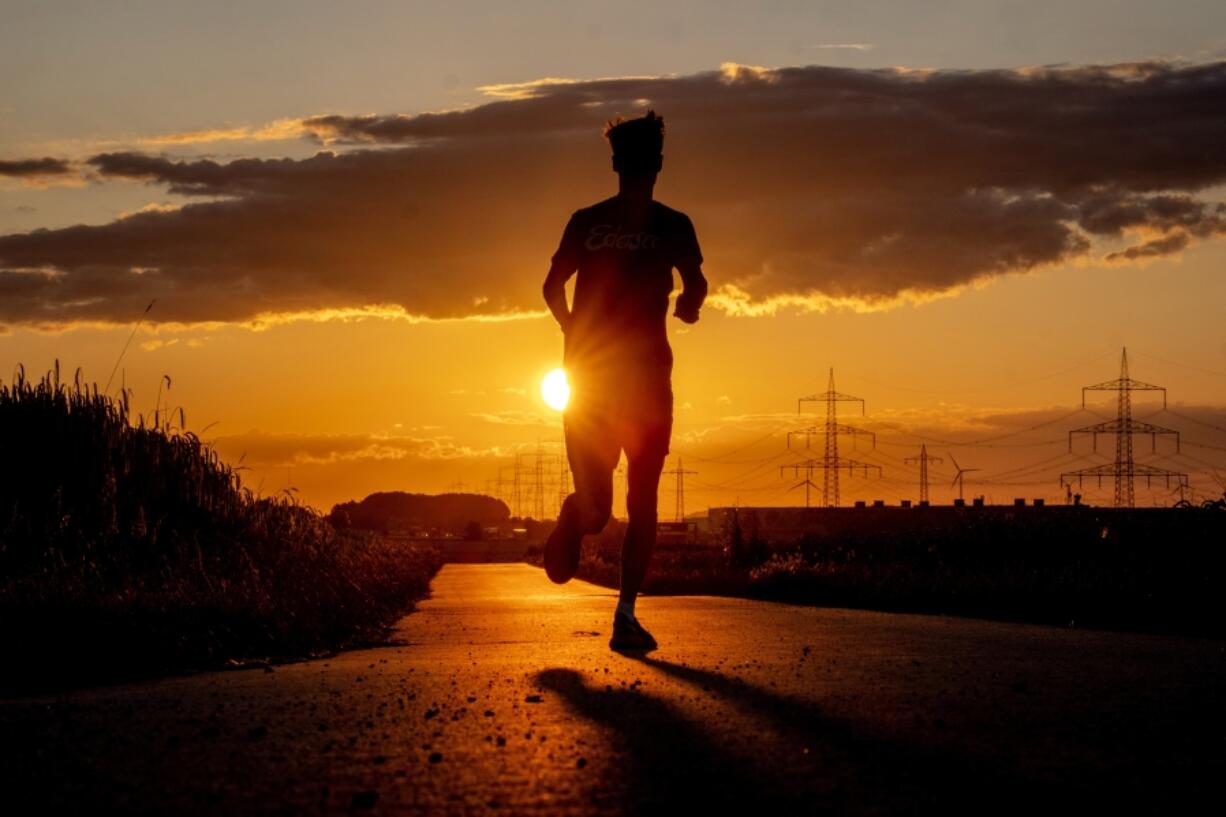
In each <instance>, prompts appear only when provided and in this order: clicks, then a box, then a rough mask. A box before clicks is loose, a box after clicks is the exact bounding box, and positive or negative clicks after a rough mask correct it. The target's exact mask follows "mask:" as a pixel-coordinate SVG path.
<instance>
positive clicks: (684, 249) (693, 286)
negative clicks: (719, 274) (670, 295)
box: [673, 215, 707, 323]
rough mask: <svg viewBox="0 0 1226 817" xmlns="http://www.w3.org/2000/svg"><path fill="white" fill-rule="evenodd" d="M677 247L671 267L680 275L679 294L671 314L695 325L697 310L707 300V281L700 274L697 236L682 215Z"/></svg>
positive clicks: (700, 257) (700, 263) (690, 224)
mask: <svg viewBox="0 0 1226 817" xmlns="http://www.w3.org/2000/svg"><path fill="white" fill-rule="evenodd" d="M678 233H679V235H678V238H679V246H678V252H677V256H676V258H675V259H674V261H673V266H675V267H676V268H677V272H678V273H680V275H681V294H680V295H678V296H677V306H676V308H675V309H674V310H673V314H674V315H676V316H677V317H678V318H680V319H681V320H683V321H685V322H686V323H697V321H698V310H700V309H702V302H703V301H705V300H706V298H707V279H706V278H705V277H704V276H703V274H702V250H701V249H699V248H698V236H697V235H696V234H695V233H694V224H693V222H691V221H690V219H689V217H688V216H685V215H682V216H681V220H680V224H679V225H678Z"/></svg>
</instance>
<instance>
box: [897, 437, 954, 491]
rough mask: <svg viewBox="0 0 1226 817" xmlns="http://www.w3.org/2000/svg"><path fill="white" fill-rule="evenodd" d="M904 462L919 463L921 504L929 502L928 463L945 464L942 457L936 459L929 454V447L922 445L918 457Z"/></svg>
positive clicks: (908, 458)
mask: <svg viewBox="0 0 1226 817" xmlns="http://www.w3.org/2000/svg"><path fill="white" fill-rule="evenodd" d="M903 462H904V463H905V464H907V465H910V464H911V463H913V462H914V463H919V467H920V495H919V498H920V502H927V501H928V463H930V462H941V463H943V462H945V460H943V459H941V458H940V457H934V456H932V455H931V454H929V453H928V446H926V445H920V452H919V456H918V457H907V458H906V459H905V460H903Z"/></svg>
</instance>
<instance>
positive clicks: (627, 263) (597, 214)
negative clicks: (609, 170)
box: [553, 196, 702, 375]
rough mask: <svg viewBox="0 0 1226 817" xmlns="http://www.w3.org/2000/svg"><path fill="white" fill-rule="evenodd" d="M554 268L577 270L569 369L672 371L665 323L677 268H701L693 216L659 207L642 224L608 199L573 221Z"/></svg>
mask: <svg viewBox="0 0 1226 817" xmlns="http://www.w3.org/2000/svg"><path fill="white" fill-rule="evenodd" d="M553 262H554V263H555V264H559V263H561V264H562V265H564V266H565V267H566V268H567V269H568V270H571V269H577V270H578V272H577V276H576V280H575V296H574V301H573V303H572V307H571V326H570V330H569V331H568V332H567V334H566V363H567V366H568V368H577V369H583V370H586V371H590V372H591V373H592V374H594V375H599V374H605V373H614V374H615V373H616V372H617V370H618V369H619V368H622V367H625V366H627V365H629V366H632V367H633V368H634V369H636V370H638V369H642V368H644V367H646V368H652V369H656V370H657V371H658V370H659V369H661V368H662V369H664V371H665V372H667V371H669V370H671V368H672V351H671V350H670V349H669V346H668V332H667V329H666V327H665V322H666V320H667V318H668V296H669V293H671V292H672V290H673V268H674V267H677V266H680V265H682V264H686V263H692V264H701V263H702V252H701V251H700V250H699V248H698V238H697V237H696V236H695V235H694V225H693V224H692V223H691V222H690V219H689V217H688V216H686V215H685V214H684V213H681V212H679V211H677V210H673V209H672V208H671V207H666V206H665V205H663V204H660V203H659V202H657V201H653V202H651V203H650V205H649V206H648V207H647V208H646V209H645V210H640V211H639V213H638V214H637V217H636V214H635V213H634V212H633V211H632V210H631V208H628V207H627V206H626V205H625V203H624V202H623V201H622V200H621V199H619V198H617V197H616V196H615V197H613V198H610V199H605V200H604V201H602V202H599V203H598V204H594V205H592V206H591V207H585V208H584V209H582V210H578V211H576V212H575V214H574V215H573V216H571V218H570V222H569V223H568V224H567V225H566V230H565V231H564V232H563V234H562V241H561V244H560V245H559V246H558V250H557V252H555V253H554V255H553Z"/></svg>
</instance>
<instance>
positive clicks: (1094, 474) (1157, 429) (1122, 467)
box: [1060, 348, 1188, 508]
mask: <svg viewBox="0 0 1226 817" xmlns="http://www.w3.org/2000/svg"><path fill="white" fill-rule="evenodd" d="M1088 391H1113V392H1116V395H1117V397H1116V415H1115V419H1114V420H1107V421H1106V422H1102V423H1095V424H1094V425H1090V426H1086V427H1084V428H1076V429H1073V430H1072V431H1070V432H1069V451H1072V450H1073V435H1074V434H1089V435H1090V436H1091V438H1092V440H1093V446H1094V450H1095V451H1097V450H1098V435H1099V434H1114V435H1115V462H1113V463H1112V464H1110V465H1096V466H1094V467H1092V468H1082V469H1079V470H1077V471H1067V472H1065V473H1063V474H1061V475H1060V484H1061V485H1064V484H1066V480H1067V481H1068V483H1069V484H1071V483H1072V480H1074V479H1076V480H1077V485H1078V487H1080V486H1081V484H1082V483H1083V481H1084V480H1085V478H1086V477H1091V478H1095V479H1097V480H1098V484H1099V487H1101V486H1102V484H1103V477H1112V478H1114V479H1115V507H1117V508H1132V507H1135V505H1136V492H1135V485H1134V483H1135V481H1136V478H1137V477H1144V478H1145V484H1146V487H1149V486H1151V485H1152V484H1153V480H1154V479H1155V478H1159V479H1162V480H1163V481H1164V482H1165V484H1166V487H1167V488H1170V487H1171V480H1172V479H1175V480H1177V481H1178V482H1179V483H1180V484H1182V485H1187V483H1188V475H1187V474H1184V473H1181V472H1179V471H1169V470H1167V469H1166V468H1158V467H1156V466H1153V465H1140V464H1138V463H1136V462H1135V461H1134V460H1133V457H1132V435H1134V434H1148V435H1149V439H1150V446H1151V449H1152V450H1155V451H1156V450H1157V447H1158V437H1159V436H1160V435H1161V436H1168V435H1169V436H1174V437H1175V451H1176V453H1178V452H1179V432H1178V431H1175V430H1174V429H1170V428H1163V427H1162V426H1156V425H1153V424H1152V423H1144V422H1141V421H1140V420H1134V419H1132V393H1133V392H1134V391H1160V392H1162V408H1164V409H1165V408H1166V388H1165V387H1163V386H1155V385H1153V384H1152V383H1144V382H1142V381H1140V380H1133V379H1132V378H1131V377H1129V376H1128V349H1127V348H1125V349H1124V351H1123V353H1122V354H1121V355H1120V376H1119V377H1118V378H1116V379H1115V380H1106V381H1103V382H1102V383H1095V384H1094V385H1093V386H1084V387H1082V389H1081V407H1082V408H1085V405H1086V392H1088Z"/></svg>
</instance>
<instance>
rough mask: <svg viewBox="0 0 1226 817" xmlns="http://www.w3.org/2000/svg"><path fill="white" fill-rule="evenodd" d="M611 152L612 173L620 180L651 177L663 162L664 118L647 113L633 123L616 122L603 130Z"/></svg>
mask: <svg viewBox="0 0 1226 817" xmlns="http://www.w3.org/2000/svg"><path fill="white" fill-rule="evenodd" d="M604 135H605V138H606V139H608V140H609V145H610V147H612V148H613V169H614V170H615V171H616V172H617V173H618V174H620V175H622V176H651V177H654V176H655V175H656V174H657V173H659V172H660V167H661V165H662V164H663V162H664V117H662V116H656V112H655V111H648V112H647V113H646V114H644V115H643V116H639V117H636V118H634V119H622V118H620V117H619V118H618V119H617V121H615V122H609V123H608V124H606V125H605V129H604Z"/></svg>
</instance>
